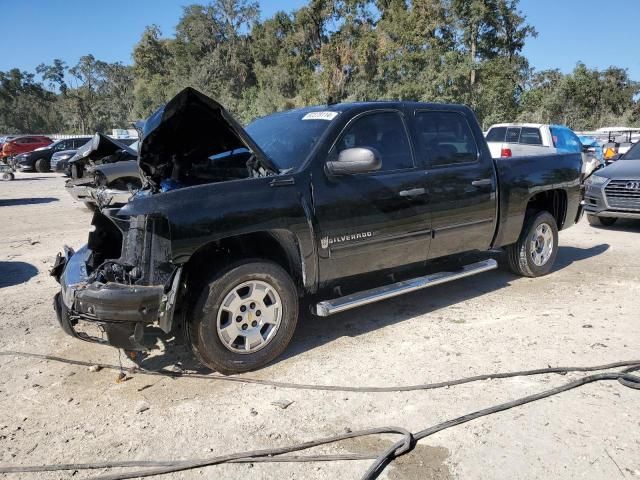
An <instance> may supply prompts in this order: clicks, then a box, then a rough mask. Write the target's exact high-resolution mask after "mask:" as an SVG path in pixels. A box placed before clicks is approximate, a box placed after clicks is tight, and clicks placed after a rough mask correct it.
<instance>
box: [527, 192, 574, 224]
mask: <svg viewBox="0 0 640 480" xmlns="http://www.w3.org/2000/svg"><path fill="white" fill-rule="evenodd" d="M542 210H545V211H547V212H549V213H550V214H551V215H553V218H555V219H556V224H557V225H558V230H562V226H563V225H564V221H565V217H566V214H567V192H565V191H564V190H547V191H544V192H540V193H537V194H535V195H534V196H533V197H531V198H530V199H529V202H528V203H527V213H526V216H527V217H529V216H531V215H533V214H535V213H537V212H539V211H542Z"/></svg>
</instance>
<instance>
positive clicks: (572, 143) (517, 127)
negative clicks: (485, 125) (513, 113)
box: [486, 123, 583, 158]
mask: <svg viewBox="0 0 640 480" xmlns="http://www.w3.org/2000/svg"><path fill="white" fill-rule="evenodd" d="M486 139H487V144H488V145H489V150H490V151H491V156H492V157H493V158H505V157H522V156H529V155H548V154H553V153H580V152H582V151H583V148H582V143H581V142H580V139H579V138H578V136H577V135H576V134H575V133H574V132H573V131H572V130H571V129H570V128H568V127H565V126H564V125H545V124H540V123H499V124H496V125H492V126H491V127H490V128H489V130H488V131H487V135H486Z"/></svg>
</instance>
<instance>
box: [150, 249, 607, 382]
mask: <svg viewBox="0 0 640 480" xmlns="http://www.w3.org/2000/svg"><path fill="white" fill-rule="evenodd" d="M608 249H609V245H607V244H601V245H596V246H593V247H590V248H579V247H567V246H563V247H560V248H559V250H558V256H557V258H556V264H555V267H554V270H553V271H554V272H556V271H559V270H562V269H564V268H566V267H568V266H569V265H571V264H573V263H575V262H580V261H582V260H586V259H588V258H592V257H595V256H598V255H601V254H602V253H604V252H606V251H607V250H608ZM491 256H492V257H493V258H494V259H496V260H497V261H498V263H499V264H500V267H501V268H499V269H498V270H493V271H490V272H487V273H483V274H480V275H477V276H473V277H468V278H465V279H461V280H457V281H455V282H453V283H451V284H443V285H438V286H434V287H431V288H426V289H424V290H419V291H416V292H412V293H408V294H405V295H401V296H399V297H396V298H393V299H389V300H385V301H381V302H378V303H375V304H372V305H367V306H364V307H360V308H356V309H354V310H351V311H348V312H344V313H339V314H336V315H333V316H330V317H325V318H321V317H316V316H314V315H312V314H311V313H309V308H308V305H303V306H301V309H300V310H301V315H300V318H299V321H298V326H297V329H296V332H295V334H294V336H293V340H292V341H291V344H290V345H289V347H288V348H287V350H285V352H284V353H283V354H282V355H281V356H280V357H279V358H278V359H276V360H275V361H274V362H273V363H272V364H275V363H278V362H279V361H280V360H284V359H287V358H291V357H295V356H296V355H299V354H301V353H304V352H306V351H309V350H313V349H315V348H318V347H321V346H322V345H324V344H327V343H330V342H332V341H334V340H336V339H338V338H340V337H345V336H346V337H357V336H359V335H364V334H367V333H369V332H372V331H375V330H378V329H381V328H384V327H386V326H389V325H393V324H396V323H400V322H403V321H405V320H408V319H411V318H413V317H415V316H418V315H426V314H435V313H436V312H438V310H442V309H445V308H449V307H452V306H455V305H457V304H459V303H462V302H465V301H467V300H471V299H475V298H479V297H482V296H483V295H485V294H488V293H492V292H495V291H498V290H501V289H503V288H505V287H509V286H510V284H511V282H512V281H514V280H517V279H518V278H520V277H518V276H517V275H514V274H512V273H510V272H509V271H508V270H507V268H506V265H507V262H506V258H505V255H504V254H502V253H499V252H492V254H491ZM485 258H486V256H485ZM363 288H367V287H363ZM369 288H370V287H369ZM427 321H428V319H427ZM162 337H163V336H162V335H158V340H159V341H160V342H161V343H162V350H163V351H162V352H161V353H160V352H159V354H153V355H151V356H149V357H147V358H145V359H144V360H142V361H141V362H140V365H141V366H142V367H144V368H148V369H151V370H156V369H160V368H166V367H172V368H175V367H176V366H178V367H179V368H180V369H183V370H188V371H197V372H198V373H207V372H209V371H210V370H208V369H207V368H206V367H203V366H202V365H200V364H199V363H198V361H197V360H196V358H195V357H194V356H193V354H192V352H191V349H190V348H189V346H188V345H186V344H185V342H184V340H183V339H184V336H183V334H182V332H177V333H176V334H175V335H174V336H173V337H171V338H162Z"/></svg>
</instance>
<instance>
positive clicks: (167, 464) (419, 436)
mask: <svg viewBox="0 0 640 480" xmlns="http://www.w3.org/2000/svg"><path fill="white" fill-rule="evenodd" d="M0 355H13V356H29V357H35V358H42V359H46V360H53V361H63V362H65V363H71V364H75V365H85V366H91V365H95V364H93V363H89V362H83V361H79V360H68V359H64V358H61V357H54V356H49V355H40V354H30V353H25V352H0ZM100 366H101V367H103V368H115V369H117V368H118V367H117V366H113V365H100ZM621 367H626V368H624V369H623V370H621V371H609V372H602V373H596V374H593V375H588V376H585V377H583V378H580V379H577V380H573V381H570V382H567V383H565V384H564V385H561V386H559V387H556V388H552V389H550V390H545V391H543V392H539V393H536V394H533V395H528V396H525V397H521V398H518V399H515V400H512V401H510V402H505V403H501V404H498V405H494V406H492V407H488V408H484V409H482V410H477V411H475V412H472V413H469V414H466V415H462V416H460V417H457V418H454V419H451V420H447V421H445V422H442V423H438V424H436V425H433V426H431V427H428V428H425V429H423V430H420V431H417V432H415V433H411V432H409V431H408V430H406V429H404V428H400V427H382V428H372V429H368V430H360V431H355V432H349V433H345V434H341V435H335V436H331V437H326V438H321V439H318V440H311V441H308V442H304V443H300V444H297V445H291V446H287V447H279V448H270V449H263V450H253V451H247V452H237V453H232V454H227V455H222V456H216V457H212V458H207V459H196V460H174V461H171V460H167V461H148V462H145V461H120V462H97V463H84V464H66V465H37V466H0V473H26V472H45V471H61V470H74V471H81V470H91V469H98V468H125V467H129V468H139V467H142V469H140V470H130V471H127V472H123V473H107V474H104V475H98V476H95V477H91V478H92V479H93V480H125V479H130V478H141V477H150V476H155V475H162V474H167V473H173V472H179V471H184V470H191V469H195V468H203V467H208V466H212V465H219V464H222V463H247V462H249V463H258V462H262V463H266V462H320V461H338V460H367V459H372V458H375V460H374V462H373V463H372V464H371V465H370V466H369V468H368V469H367V471H366V472H365V474H364V475H363V477H362V479H363V480H372V479H375V478H378V476H379V475H380V474H381V473H382V471H383V470H384V468H385V467H386V466H387V465H388V464H389V463H390V462H391V461H393V459H395V458H397V457H399V456H401V455H404V454H406V453H408V452H410V451H411V450H413V448H415V445H416V443H417V442H418V441H420V440H423V439H425V438H427V437H429V436H431V435H434V434H435V433H438V432H441V431H443V430H446V429H448V428H452V427H454V426H457V425H461V424H463V423H467V422H470V421H472V420H475V419H477V418H480V417H485V416H488V415H492V414H495V413H498V412H502V411H505V410H508V409H510V408H514V407H519V406H522V405H525V404H527V403H531V402H535V401H538V400H542V399H544V398H548V397H551V396H554V395H558V394H560V393H563V392H566V391H569V390H572V389H575V388H579V387H582V386H584V385H587V384H590V383H594V382H599V381H618V383H620V384H621V385H623V386H625V387H628V388H632V389H634V390H640V376H637V375H632V372H636V371H638V370H640V361H637V360H636V361H623V362H615V363H610V364H607V365H599V366H593V367H549V368H541V369H536V370H524V371H520V372H510V373H494V374H486V375H476V376H474V377H467V378H462V379H458V380H452V381H448V382H438V383H431V384H422V385H412V386H398V387H334V386H327V385H319V386H318V385H306V384H292V383H283V382H272V381H268V380H257V379H247V378H245V377H220V376H210V375H199V374H189V373H178V374H177V373H175V372H168V371H148V370H140V373H144V374H148V375H168V376H171V377H176V376H178V377H190V378H203V379H216V380H231V379H233V381H240V382H244V383H258V384H261V385H269V386H276V387H281V388H298V389H305V390H310V389H315V390H332V391H349V392H400V391H414V390H428V389H434V388H444V387H450V386H454V385H461V384H463V383H470V382H475V381H480V380H488V379H494V378H510V377H518V376H530V375H541V374H549V373H559V374H566V373H569V372H591V371H602V370H609V369H612V368H621ZM379 434H396V435H401V436H402V439H401V440H398V441H397V442H395V443H394V444H393V445H391V446H390V447H388V448H387V449H385V450H384V451H383V452H381V453H378V454H346V455H314V456H285V455H286V454H289V453H293V452H299V451H302V450H307V449H309V448H313V447H317V446H321V445H327V444H331V443H336V442H340V441H342V440H346V439H348V438H357V437H362V436H367V435H379Z"/></svg>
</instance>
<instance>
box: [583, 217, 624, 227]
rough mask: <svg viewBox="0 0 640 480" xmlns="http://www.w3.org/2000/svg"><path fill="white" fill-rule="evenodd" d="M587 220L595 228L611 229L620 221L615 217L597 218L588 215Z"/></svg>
mask: <svg viewBox="0 0 640 480" xmlns="http://www.w3.org/2000/svg"><path fill="white" fill-rule="evenodd" d="M587 220H588V221H589V224H590V225H593V226H594V227H610V226H611V225H613V224H614V223H616V221H617V220H618V219H617V218H614V217H597V216H595V215H587Z"/></svg>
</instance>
